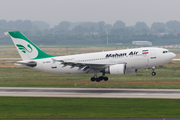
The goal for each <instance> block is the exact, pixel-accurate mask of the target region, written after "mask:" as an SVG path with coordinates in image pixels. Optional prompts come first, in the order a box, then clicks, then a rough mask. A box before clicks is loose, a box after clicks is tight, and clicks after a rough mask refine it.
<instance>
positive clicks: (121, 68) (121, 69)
mask: <svg viewBox="0 0 180 120" xmlns="http://www.w3.org/2000/svg"><path fill="white" fill-rule="evenodd" d="M105 73H109V74H111V75H122V74H126V65H125V64H118V65H111V66H108V67H107V68H106V69H105Z"/></svg>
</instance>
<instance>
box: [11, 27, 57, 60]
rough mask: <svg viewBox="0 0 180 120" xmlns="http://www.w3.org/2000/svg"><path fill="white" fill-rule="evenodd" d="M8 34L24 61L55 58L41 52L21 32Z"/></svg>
mask: <svg viewBox="0 0 180 120" xmlns="http://www.w3.org/2000/svg"><path fill="white" fill-rule="evenodd" d="M8 33H9V35H10V37H11V39H12V41H13V43H14V45H15V46H16V49H17V50H18V52H19V54H20V56H21V58H22V59H23V60H32V59H42V58H49V57H54V56H52V55H48V54H47V53H45V52H43V51H42V50H40V49H39V48H38V47H37V46H36V45H35V44H34V43H32V42H31V41H30V40H28V39H27V38H26V37H25V36H24V35H23V34H22V33H21V32H19V31H11V32H8Z"/></svg>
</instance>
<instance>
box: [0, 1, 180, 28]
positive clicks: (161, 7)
mask: <svg viewBox="0 0 180 120" xmlns="http://www.w3.org/2000/svg"><path fill="white" fill-rule="evenodd" d="M2 19H5V20H7V21H10V20H13V21H15V20H31V21H45V22H47V23H49V24H50V25H51V27H52V26H54V25H58V24H59V23H60V22H61V21H69V22H87V21H89V22H98V21H104V22H105V23H106V24H114V23H115V22H116V21H117V20H122V21H123V22H125V23H126V26H133V25H135V24H136V22H145V23H147V25H148V26H151V24H152V23H153V22H164V23H166V22H167V21H170V20H177V21H180V0H0V20H2Z"/></svg>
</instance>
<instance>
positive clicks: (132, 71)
mask: <svg viewBox="0 0 180 120" xmlns="http://www.w3.org/2000/svg"><path fill="white" fill-rule="evenodd" d="M137 72H138V69H126V74H131V73H137Z"/></svg>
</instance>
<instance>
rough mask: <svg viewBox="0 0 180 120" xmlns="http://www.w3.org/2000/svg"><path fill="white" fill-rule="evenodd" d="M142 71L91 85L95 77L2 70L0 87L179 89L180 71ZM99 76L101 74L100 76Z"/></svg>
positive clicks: (0, 70) (25, 69) (25, 70)
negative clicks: (154, 74)
mask: <svg viewBox="0 0 180 120" xmlns="http://www.w3.org/2000/svg"><path fill="white" fill-rule="evenodd" d="M151 72H152V71H151V70H148V71H146V70H145V69H141V70H139V72H138V73H137V74H126V75H107V76H108V77H109V81H107V82H105V81H101V82H99V83H98V82H91V81H90V78H91V77H92V76H93V74H86V75H69V74H68V75H66V74H55V73H47V72H41V71H37V70H33V69H29V68H0V87H71V88H73V87H75V86H74V85H75V84H76V87H80V88H146V89H148V88H157V89H159V88H161V89H179V88H180V70H179V69H178V68H177V69H157V70H156V72H157V75H156V76H151ZM99 75H100V74H99Z"/></svg>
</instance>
